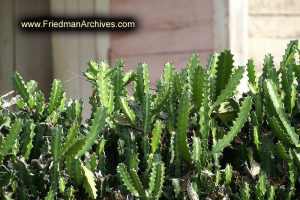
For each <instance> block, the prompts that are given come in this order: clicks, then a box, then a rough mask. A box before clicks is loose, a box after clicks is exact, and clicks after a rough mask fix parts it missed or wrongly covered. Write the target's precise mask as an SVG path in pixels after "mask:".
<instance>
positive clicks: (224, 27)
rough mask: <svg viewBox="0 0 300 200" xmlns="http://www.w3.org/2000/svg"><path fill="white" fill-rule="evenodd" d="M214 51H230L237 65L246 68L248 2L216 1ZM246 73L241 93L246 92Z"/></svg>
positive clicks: (240, 87)
mask: <svg viewBox="0 0 300 200" xmlns="http://www.w3.org/2000/svg"><path fill="white" fill-rule="evenodd" d="M213 8H214V10H213V12H214V14H213V16H214V50H215V51H217V52H220V51H223V50H224V49H230V50H231V52H232V53H233V55H234V60H235V63H234V64H235V65H242V66H245V65H246V63H247V59H248V0H221V1H220V0H214V7H213ZM247 89H248V88H247V79H246V73H245V74H244V78H243V80H242V81H241V84H240V85H239V88H238V90H239V91H246V90H247Z"/></svg>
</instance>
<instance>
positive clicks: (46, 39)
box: [14, 0, 52, 94]
mask: <svg viewBox="0 0 300 200" xmlns="http://www.w3.org/2000/svg"><path fill="white" fill-rule="evenodd" d="M32 5H35V6H32ZM49 12H50V9H49V1H48V0H27V1H23V0H16V1H15V21H16V23H17V22H18V20H19V19H20V18H22V17H28V16H38V15H47V14H49ZM15 26H16V27H14V28H15V31H16V37H15V45H16V46H15V63H16V70H17V71H18V72H19V73H20V74H21V75H22V76H23V77H24V79H25V80H29V79H34V80H36V81H37V82H38V83H39V89H41V90H42V91H43V92H45V93H46V94H47V93H48V92H49V89H50V87H51V81H52V56H51V52H52V49H51V36H50V33H38V32H24V31H22V30H20V28H19V24H16V25H15Z"/></svg>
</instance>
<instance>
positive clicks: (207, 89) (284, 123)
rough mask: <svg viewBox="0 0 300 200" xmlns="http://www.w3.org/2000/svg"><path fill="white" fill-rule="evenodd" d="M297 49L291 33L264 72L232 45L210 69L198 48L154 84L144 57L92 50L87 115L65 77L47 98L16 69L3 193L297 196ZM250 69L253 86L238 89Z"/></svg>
mask: <svg viewBox="0 0 300 200" xmlns="http://www.w3.org/2000/svg"><path fill="white" fill-rule="evenodd" d="M299 53H300V49H299V42H298V41H297V40H295V41H291V42H290V43H289V44H288V46H287V49H286V50H285V54H284V56H283V58H282V61H281V63H280V66H279V68H278V67H276V66H275V65H274V62H273V57H272V55H271V54H267V55H266V56H265V59H264V62H263V69H262V74H261V75H258V74H256V65H255V62H254V60H252V59H249V60H248V63H247V65H246V66H235V65H234V58H233V55H232V54H231V52H230V51H229V50H225V51H223V52H221V53H220V54H218V53H216V52H214V53H212V54H211V56H210V57H209V59H208V62H207V68H205V67H203V66H202V65H201V64H200V59H199V55H198V54H193V55H192V56H191V58H190V59H189V61H188V62H187V67H186V68H184V69H182V70H181V71H180V72H178V71H176V70H175V67H174V64H172V63H171V62H167V63H166V64H165V65H164V70H163V73H162V76H161V78H160V79H159V80H158V81H157V84H156V88H153V89H152V88H151V89H150V82H149V80H150V76H151V74H149V67H151V66H149V67H148V65H147V64H145V63H140V64H138V66H137V69H136V70H130V71H128V72H123V69H124V66H125V61H123V60H117V61H116V63H115V64H113V65H112V67H111V66H110V64H109V63H107V62H105V61H99V62H95V61H90V62H89V63H88V67H87V69H86V71H85V72H84V76H85V77H86V79H87V80H88V81H89V82H90V83H91V85H92V89H93V91H92V93H91V97H90V104H91V107H92V109H91V111H92V112H91V117H89V118H88V119H84V118H83V117H82V113H83V107H84V106H85V105H84V104H83V101H82V100H80V99H69V98H67V93H66V92H65V91H64V89H63V85H62V83H61V82H60V81H59V80H54V81H53V84H52V90H51V94H50V98H49V100H45V96H48V95H44V94H43V93H42V92H41V91H40V90H39V89H38V84H37V82H35V81H32V80H31V81H28V82H26V81H24V80H23V79H22V77H21V75H20V74H18V73H13V74H12V84H13V86H14V92H15V93H14V94H15V95H12V94H13V92H10V93H8V94H6V95H3V96H1V97H0V186H1V187H0V199H13V198H14V199H70V200H71V199H146V200H152V199H188V198H191V199H243V200H249V199H266V198H267V199H270V200H273V199H295V198H297V197H298V196H299V194H300V189H299V188H300V187H299V186H300V182H299V179H298V178H297V177H298V175H299V171H300V151H299V148H300V144H299V133H300V131H299V130H300V120H299V119H300V117H299V116H300V104H299V92H300V90H299V89H300V87H299V85H300V84H299V83H300V82H299V80H300V68H299V58H298V57H297V56H298V55H299ZM297 54H298V55H297ZM296 55H297V56H296ZM245 70H246V71H247V75H248V87H249V89H250V90H249V91H245V92H244V93H243V94H242V95H237V87H238V85H239V83H240V81H241V79H242V77H243V74H244V73H245ZM131 85H132V86H133V95H131V94H130V93H131V92H130V91H129V88H130V87H131ZM127 89H128V91H127Z"/></svg>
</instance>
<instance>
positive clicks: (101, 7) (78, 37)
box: [51, 0, 109, 118]
mask: <svg viewBox="0 0 300 200" xmlns="http://www.w3.org/2000/svg"><path fill="white" fill-rule="evenodd" d="M108 5H109V4H108V0H85V1H81V0H63V1H61V0H51V10H52V14H53V15H60V16H95V15H101V13H102V14H103V13H105V12H106V13H107V11H108V10H109V7H108ZM107 36H108V35H107V33H105V34H103V33H88V32H75V33H68V34H66V33H57V32H56V33H53V35H52V46H53V62H54V75H55V77H56V78H59V79H61V80H62V81H63V83H64V87H65V89H66V91H67V94H68V97H70V98H82V99H83V101H84V104H85V107H84V113H83V115H84V118H87V117H89V115H90V105H89V99H88V97H89V96H90V95H91V93H92V89H91V85H90V84H89V83H88V82H87V81H86V80H85V78H84V77H82V72H83V71H85V69H86V67H87V62H88V61H90V60H99V59H107V54H108V46H107V44H109V38H108V37H107ZM107 40H108V41H107Z"/></svg>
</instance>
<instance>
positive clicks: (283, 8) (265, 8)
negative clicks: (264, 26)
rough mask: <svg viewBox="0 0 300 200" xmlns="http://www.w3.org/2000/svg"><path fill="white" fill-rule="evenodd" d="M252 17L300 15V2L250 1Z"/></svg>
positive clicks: (276, 0) (281, 0) (288, 0)
mask: <svg viewBox="0 0 300 200" xmlns="http://www.w3.org/2000/svg"><path fill="white" fill-rule="evenodd" d="M249 14H250V15H262V14H267V15H295V14H297V15H299V14H300V1H299V0H250V1H249Z"/></svg>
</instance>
